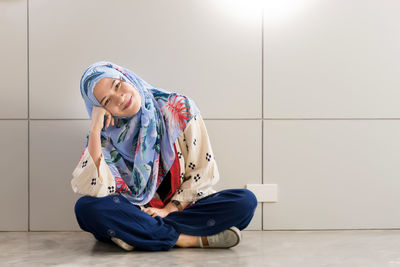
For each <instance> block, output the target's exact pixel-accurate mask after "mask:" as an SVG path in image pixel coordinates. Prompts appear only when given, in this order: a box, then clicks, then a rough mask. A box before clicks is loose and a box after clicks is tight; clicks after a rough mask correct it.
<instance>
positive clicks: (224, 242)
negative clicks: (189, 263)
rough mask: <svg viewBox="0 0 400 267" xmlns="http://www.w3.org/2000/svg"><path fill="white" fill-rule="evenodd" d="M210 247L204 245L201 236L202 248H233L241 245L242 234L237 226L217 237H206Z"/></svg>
mask: <svg viewBox="0 0 400 267" xmlns="http://www.w3.org/2000/svg"><path fill="white" fill-rule="evenodd" d="M206 238H207V241H208V246H206V245H203V242H202V240H201V236H200V237H199V243H200V247H201V248H231V247H234V246H236V245H237V244H239V242H240V240H241V239H242V233H241V232H240V230H239V229H238V228H236V227H235V226H232V227H230V228H229V229H226V230H224V231H222V232H220V233H218V234H216V235H210V236H206Z"/></svg>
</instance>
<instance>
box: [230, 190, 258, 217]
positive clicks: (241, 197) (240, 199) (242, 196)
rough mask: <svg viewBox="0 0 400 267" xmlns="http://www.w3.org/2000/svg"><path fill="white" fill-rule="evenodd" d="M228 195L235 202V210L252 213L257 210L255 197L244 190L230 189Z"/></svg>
mask: <svg viewBox="0 0 400 267" xmlns="http://www.w3.org/2000/svg"><path fill="white" fill-rule="evenodd" d="M228 191H229V195H230V197H231V198H233V199H234V201H235V208H236V209H241V210H244V211H251V212H253V211H254V210H255V209H256V208H257V204H258V201H257V197H256V196H255V195H254V193H253V192H251V191H250V190H248V189H246V188H240V189H230V190H228Z"/></svg>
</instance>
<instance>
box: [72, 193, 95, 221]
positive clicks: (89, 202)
mask: <svg viewBox="0 0 400 267" xmlns="http://www.w3.org/2000/svg"><path fill="white" fill-rule="evenodd" d="M96 202H97V201H96V198H95V197H90V196H83V197H81V198H79V199H78V200H77V201H76V203H75V207H74V211H75V214H76V216H77V217H79V218H85V219H90V218H93V219H95V217H97V216H98V214H97V213H98V209H97V208H96V207H97V205H96Z"/></svg>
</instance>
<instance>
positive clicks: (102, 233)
mask: <svg viewBox="0 0 400 267" xmlns="http://www.w3.org/2000/svg"><path fill="white" fill-rule="evenodd" d="M256 207H257V198H256V196H255V195H254V194H253V193H252V192H251V191H250V190H248V189H226V190H222V191H219V192H216V193H214V194H211V195H208V196H206V197H203V198H202V199H200V200H198V201H197V202H195V203H194V204H193V205H191V206H189V207H187V208H186V209H184V210H182V211H174V212H171V213H169V214H168V216H166V217H164V218H161V217H160V216H156V217H154V218H153V217H152V216H151V215H149V214H147V213H146V212H144V211H142V210H141V209H140V207H139V206H137V205H133V204H132V203H130V202H129V201H128V200H127V199H126V198H125V197H124V196H121V195H119V194H117V195H108V196H105V197H91V196H83V197H81V198H79V199H78V200H77V202H76V204H75V209H74V210H75V215H76V218H77V221H78V224H79V226H80V227H81V229H82V230H84V231H86V232H90V233H92V234H93V236H94V237H95V238H96V239H97V240H99V241H102V242H111V237H113V236H115V237H117V238H120V239H122V240H123V241H125V242H127V243H128V244H130V245H132V246H134V247H135V248H136V249H139V250H152V251H157V250H170V249H171V248H172V247H173V246H174V245H175V243H176V242H177V240H178V237H179V235H180V234H181V233H183V234H187V235H193V236H207V235H214V234H217V233H219V232H221V231H223V230H225V229H228V228H229V227H231V226H236V227H237V228H239V229H240V230H243V229H244V228H246V227H247V226H248V224H249V223H250V221H251V219H252V218H253V216H254V211H255V209H256Z"/></svg>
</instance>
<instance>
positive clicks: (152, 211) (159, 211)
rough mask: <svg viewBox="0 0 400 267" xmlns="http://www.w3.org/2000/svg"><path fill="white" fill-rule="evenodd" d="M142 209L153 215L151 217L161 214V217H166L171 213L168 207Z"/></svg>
mask: <svg viewBox="0 0 400 267" xmlns="http://www.w3.org/2000/svg"><path fill="white" fill-rule="evenodd" d="M141 209H142V211H144V212H146V213H147V214H149V215H151V217H153V218H154V217H156V216H160V217H161V218H164V217H166V216H167V215H168V214H169V211H168V210H167V209H157V208H152V207H148V208H141Z"/></svg>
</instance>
